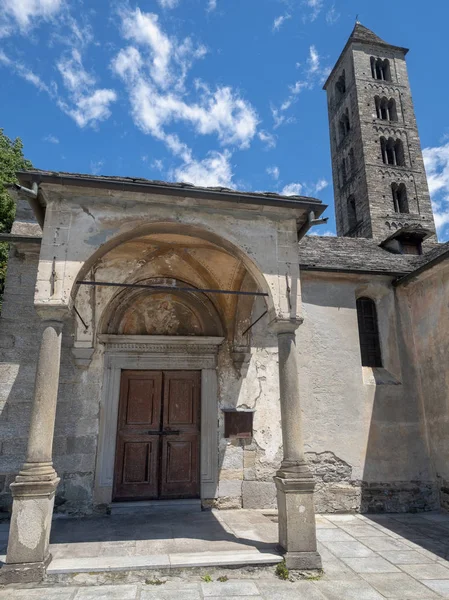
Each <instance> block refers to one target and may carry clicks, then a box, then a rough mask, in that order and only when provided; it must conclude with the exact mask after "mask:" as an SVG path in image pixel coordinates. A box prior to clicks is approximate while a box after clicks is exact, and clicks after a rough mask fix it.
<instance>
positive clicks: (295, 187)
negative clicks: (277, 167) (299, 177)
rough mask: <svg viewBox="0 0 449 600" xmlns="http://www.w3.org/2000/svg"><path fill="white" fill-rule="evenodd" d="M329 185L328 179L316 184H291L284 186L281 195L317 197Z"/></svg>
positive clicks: (320, 180)
mask: <svg viewBox="0 0 449 600" xmlns="http://www.w3.org/2000/svg"><path fill="white" fill-rule="evenodd" d="M328 185H329V182H328V181H327V180H326V179H319V180H318V181H317V182H316V183H289V184H288V185H286V186H284V188H283V190H282V192H281V194H282V195H284V196H301V195H303V196H309V195H312V196H313V195H315V194H318V193H319V192H321V191H322V190H324V188H326V187H327V186H328Z"/></svg>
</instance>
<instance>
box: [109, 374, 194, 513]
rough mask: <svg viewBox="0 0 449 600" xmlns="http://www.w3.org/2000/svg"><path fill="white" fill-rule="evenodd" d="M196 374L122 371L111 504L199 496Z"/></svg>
mask: <svg viewBox="0 0 449 600" xmlns="http://www.w3.org/2000/svg"><path fill="white" fill-rule="evenodd" d="M200 384H201V372H200V371H122V375H121V385H120V403H119V412H118V427H117V444H116V453H115V472H114V492H113V499H114V500H119V501H120V500H122V501H123V500H153V499H162V498H197V497H199V493H200V489H199V485H200V478H199V470H200V469H199V465H200V461H199V458H200V456H199V454H200Z"/></svg>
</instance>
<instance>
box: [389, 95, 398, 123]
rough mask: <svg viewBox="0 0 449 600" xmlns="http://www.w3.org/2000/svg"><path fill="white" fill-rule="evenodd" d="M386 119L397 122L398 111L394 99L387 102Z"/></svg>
mask: <svg viewBox="0 0 449 600" xmlns="http://www.w3.org/2000/svg"><path fill="white" fill-rule="evenodd" d="M388 118H389V119H390V121H397V120H398V111H397V110H396V100H395V99H394V98H390V99H389V100H388Z"/></svg>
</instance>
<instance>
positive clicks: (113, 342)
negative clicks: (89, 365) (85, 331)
mask: <svg viewBox="0 0 449 600" xmlns="http://www.w3.org/2000/svg"><path fill="white" fill-rule="evenodd" d="M98 340H99V342H100V343H101V344H105V345H106V347H107V349H108V350H109V351H113V352H114V351H118V352H130V351H131V352H132V351H136V352H148V353H155V354H203V355H204V354H217V352H218V347H219V345H220V344H221V343H222V342H223V340H224V338H222V337H208V336H205V337H201V336H192V337H189V336H179V337H174V336H170V338H169V339H167V336H163V335H109V334H102V335H99V336H98Z"/></svg>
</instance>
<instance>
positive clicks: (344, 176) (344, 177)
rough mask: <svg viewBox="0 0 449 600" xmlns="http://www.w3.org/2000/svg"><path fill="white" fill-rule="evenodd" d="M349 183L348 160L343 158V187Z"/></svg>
mask: <svg viewBox="0 0 449 600" xmlns="http://www.w3.org/2000/svg"><path fill="white" fill-rule="evenodd" d="M347 181H348V173H347V170H346V160H345V159H344V158H343V159H342V161H341V185H342V186H344V185H346V182H347Z"/></svg>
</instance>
